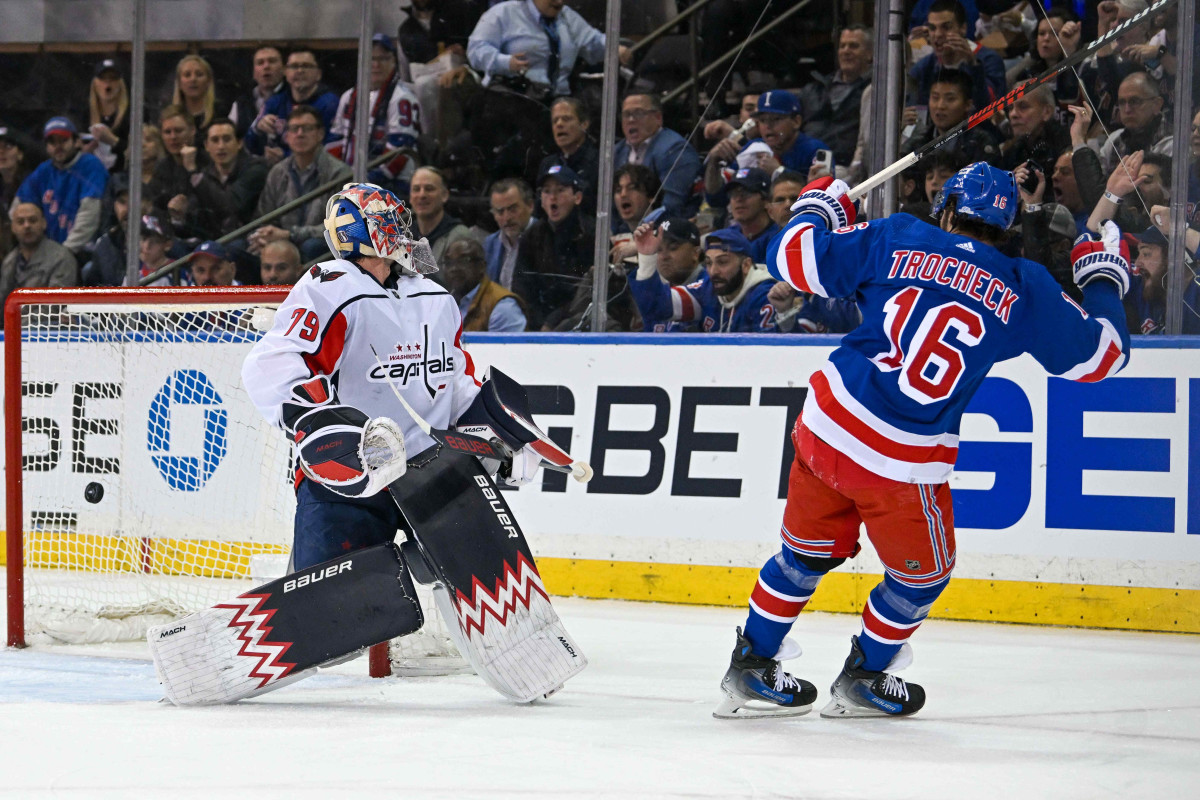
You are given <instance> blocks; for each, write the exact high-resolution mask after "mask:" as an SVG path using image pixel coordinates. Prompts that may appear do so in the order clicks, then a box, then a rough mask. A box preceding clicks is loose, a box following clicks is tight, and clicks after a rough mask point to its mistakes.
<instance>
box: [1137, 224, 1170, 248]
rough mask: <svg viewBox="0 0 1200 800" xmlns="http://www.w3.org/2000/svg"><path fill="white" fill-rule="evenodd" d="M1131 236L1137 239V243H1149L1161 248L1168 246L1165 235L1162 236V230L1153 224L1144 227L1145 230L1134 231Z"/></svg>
mask: <svg viewBox="0 0 1200 800" xmlns="http://www.w3.org/2000/svg"><path fill="white" fill-rule="evenodd" d="M1133 238H1135V239H1137V240H1138V244H1149V245H1154V246H1155V247H1162V248H1166V247H1167V246H1168V245H1167V237H1166V236H1163V232H1162V231H1160V230H1159V229H1158V228H1155V227H1154V226H1150V227H1149V228H1146V230H1144V231H1142V232H1141V233H1135V234H1134V235H1133Z"/></svg>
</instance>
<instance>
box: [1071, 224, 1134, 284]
mask: <svg viewBox="0 0 1200 800" xmlns="http://www.w3.org/2000/svg"><path fill="white" fill-rule="evenodd" d="M1071 270H1072V271H1073V272H1074V274H1075V285H1076V286H1078V287H1079V288H1080V289H1082V288H1083V287H1084V286H1087V285H1088V284H1089V283H1091V282H1092V281H1094V280H1095V279H1096V278H1104V279H1106V280H1110V281H1112V282H1113V283H1115V284H1116V285H1117V289H1118V290H1119V291H1120V292H1121V296H1122V297H1124V296H1125V294H1126V293H1127V292H1128V291H1129V245H1127V244H1126V243H1125V241H1124V240H1123V239H1122V238H1121V229H1120V228H1118V227H1117V225H1116V223H1115V222H1113V221H1112V220H1105V221H1104V222H1103V223H1101V225H1100V233H1099V235H1097V234H1094V233H1085V234H1083V235H1082V236H1080V237H1079V238H1078V239H1076V240H1075V247H1074V248H1072V249H1071Z"/></svg>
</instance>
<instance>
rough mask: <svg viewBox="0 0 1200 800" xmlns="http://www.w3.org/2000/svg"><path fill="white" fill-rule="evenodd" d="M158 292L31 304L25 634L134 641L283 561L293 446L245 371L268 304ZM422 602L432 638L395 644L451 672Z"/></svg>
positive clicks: (430, 667)
mask: <svg viewBox="0 0 1200 800" xmlns="http://www.w3.org/2000/svg"><path fill="white" fill-rule="evenodd" d="M248 294H249V293H248ZM128 295H129V293H128V292H125V293H123V296H125V297H127V296H128ZM189 296H190V295H189ZM162 297H163V295H162V294H157V293H149V292H148V293H147V294H146V300H145V301H144V302H137V301H134V302H121V303H111V304H104V305H95V304H73V303H70V302H69V301H68V302H64V303H54V304H40V305H28V306H26V307H25V308H24V310H23V314H22V335H21V352H20V359H19V369H20V377H21V405H22V408H21V433H22V435H21V463H22V479H23V480H22V482H21V499H20V501H21V504H22V506H23V513H22V517H23V525H22V532H23V555H24V569H23V583H24V603H23V605H24V616H25V639H26V641H31V642H37V641H68V642H98V641H112V640H121V639H136V638H139V637H142V636H144V635H145V632H146V629H147V628H148V627H149V626H151V625H155V624H161V623H163V622H166V621H168V620H170V619H173V618H177V617H179V616H181V615H184V614H188V613H191V612H194V611H197V610H199V609H202V608H207V607H209V606H211V605H213V604H215V603H218V602H222V601H224V600H227V599H229V598H230V597H232V596H234V595H236V594H239V593H241V592H244V591H246V590H248V589H250V588H252V587H254V586H256V585H258V584H261V583H263V582H265V581H266V580H269V579H271V578H274V577H277V576H279V575H281V574H283V572H284V570H285V569H286V563H287V554H288V551H289V549H290V544H291V539H292V518H293V514H294V511H295V495H294V491H293V480H294V466H293V463H292V454H291V447H290V444H289V443H288V441H287V439H286V437H285V435H284V434H283V433H282V432H281V431H279V430H277V429H275V428H272V427H271V426H269V425H268V424H267V423H266V422H265V421H264V420H263V419H262V417H261V416H260V415H259V413H258V411H257V410H256V409H255V408H254V406H253V404H252V403H251V402H250V400H249V398H248V396H247V395H246V393H245V391H244V390H243V388H242V384H241V365H242V361H243V360H244V358H245V356H246V354H247V352H248V351H249V350H250V348H251V346H253V344H254V342H256V341H257V340H258V338H259V337H260V336H261V335H262V332H263V331H264V330H265V329H266V328H267V327H269V325H270V322H271V319H272V317H273V309H272V308H271V307H270V305H268V304H265V303H263V302H262V301H261V299H259V298H257V297H254V296H246V297H239V296H238V290H236V289H235V290H231V291H230V292H228V293H226V294H224V295H221V296H215V295H211V294H210V295H209V296H207V297H205V298H204V302H199V301H190V302H188V303H187V304H185V305H180V304H177V303H163V302H162ZM176 297H178V296H176ZM210 298H211V299H210ZM9 352H11V350H10V351H9ZM15 366H16V365H13V364H9V363H6V369H13V368H15ZM12 485H13V484H12V482H9V490H8V493H7V494H6V498H8V497H9V496H10V495H11V493H12V491H13V489H12ZM9 502H11V500H10V501H9ZM425 600H426V602H423V606H424V608H425V610H426V615H427V618H428V623H427V628H429V629H430V631H432V634H430V633H426V634H422V635H418V636H416V637H405V641H404V642H402V643H401V644H399V645H398V646H393V648H392V649H393V653H394V656H395V658H396V659H397V660H398V661H401V660H405V659H407V660H408V661H409V662H411V666H412V668H413V671H417V672H420V671H421V663H420V661H419V659H421V658H428V659H433V661H431V662H430V663H429V664H427V665H426V667H427V672H431V671H454V670H452V669H450V667H451V666H453V665H452V664H451V663H450V661H451V660H453V659H457V658H458V656H457V652H456V651H455V650H454V649H453V645H452V644H451V643H450V642H449V639H448V637H447V636H446V635H445V634H444V627H442V623H441V620H440V618H439V617H438V616H437V612H436V610H435V609H434V607H433V603H432V602H431V601H428V598H425ZM439 627H441V628H442V632H441V633H439V632H438V631H437V629H438V628H439ZM409 640H412V641H409ZM439 661H441V662H446V663H445V667H446V668H445V669H439V668H438V667H437V664H438V662H439ZM459 661H460V663H461V659H459Z"/></svg>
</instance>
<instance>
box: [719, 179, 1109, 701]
mask: <svg viewBox="0 0 1200 800" xmlns="http://www.w3.org/2000/svg"><path fill="white" fill-rule="evenodd" d="M847 192H848V187H847V186H846V184H845V183H843V182H842V181H837V180H832V179H830V178H824V179H821V180H818V181H815V182H813V183H810V184H809V185H808V186H806V187H805V191H804V192H803V193H802V194H801V195H800V198H799V200H798V201H797V202H796V203H795V205H794V206H793V207H792V208H793V210H794V211H795V212H796V213H795V216H793V218H792V220H791V221H790V222H789V223H788V225H787V226H786V227H785V228H784V229H783V231H781V232H780V234H779V235H777V236H776V237H775V239H774V240H773V241H772V242H771V246H770V248H769V251H768V267H769V269H770V270H771V272H772V274H773V275H775V276H776V277H778V278H780V279H781V280H785V281H787V282H788V283H789V284H791V285H792V286H793V287H795V288H796V289H797V290H799V291H804V292H812V293H814V294H817V295H821V296H823V297H847V296H855V297H856V298H857V300H858V304H859V307H860V308H861V309H862V314H863V322H862V324H861V325H860V326H859V327H858V328H857V329H855V330H854V331H853V332H852V333H849V334H847V335H846V337H845V338H843V339H842V343H841V346H840V347H838V348H837V350H835V351H834V352H833V354H832V355H831V356H830V358H829V361H828V362H827V363H826V364H825V365H824V366H823V367H822V368H821V369H819V370H817V371H816V372H815V373H813V374H812V375H811V376H810V377H809V392H808V397H807V399H806V401H805V405H804V408H803V411H802V412H801V414H800V416H799V418H798V419H797V420H796V425H795V428H794V429H793V432H792V441H793V444H794V445H795V450H796V460H795V461H794V462H793V464H792V471H791V476H790V478H789V487H788V498H787V505H786V507H785V510H784V516H783V525H782V528H781V531H780V535H781V538H782V539H783V547H782V548H781V551H780V552H779V554H778V555H776V556H774V557H773V558H771V559H770V560H769V561H767V563H766V564H764V565H763V568H762V570H761V572H760V573H759V578H758V583H757V585H756V586H755V588H754V591H753V593H752V594H751V596H750V603H749V605H750V614H749V619H748V620H747V622H746V627H745V631H744V632H743V631H742V630H741V629H739V630H738V635H737V645H736V647H735V649H734V652H733V657H732V660H731V664H730V667H729V670H728V671H727V673H726V675H725V678H724V679H723V681H722V684H721V687H722V689H723V690H724V691H725V693H726V695H727V696H728V699H727V700H726V701H725V702H724V703H723V704H722V705H721V706H720V707H719V708H718V709H717V711H716V712H715V715H716V716H718V717H724V718H739V717H747V716H764V715H772V716H786V715H796V714H803V713H805V712H807V711H808V710H809V709H810V708H811V707H812V704H813V702H814V701H815V700H816V698H817V690H816V687H815V686H813V684H811V683H809V682H808V681H804V680H801V679H798V678H795V677H793V676H791V675H789V674H788V673H787V672H785V671H784V670H783V668H782V666H781V664H780V661H781V660H783V659H785V658H789V657H792V656H794V655H798V652H799V651H798V648H796V647H795V646H794V643H792V642H790V641H787V640H785V639H784V637H785V635H786V634H787V632H788V630H789V629H790V628H791V626H792V623H793V622H794V621H795V620H796V618H797V616H798V615H799V613H800V610H801V609H802V608H804V606H805V604H806V603H807V602H808V600H809V598H810V597H811V596H812V594H813V592H814V590H815V589H816V588H817V584H818V583H819V582H820V580H821V578H822V577H823V576H824V575H825V574H826V573H827V572H829V570H831V569H833V568H835V567H837V566H838V565H840V564H841V563H842V562H844V561H845V560H846V559H847V558H852V557H853V556H854V555H856V554H857V553H858V551H859V544H858V536H859V527H860V524H862V523H865V524H866V530H867V535H868V536H869V537H870V538H871V542H872V543H873V544H874V546H875V549H876V551H877V552H878V554H879V558H880V560H881V561H882V562H883V566H884V573H885V574H884V577H883V580H882V581H881V582H880V583H879V584H878V585H877V586H876V587H875V588H874V590H872V592H871V594H870V596H869V598H868V600H867V603H866V607H865V608H864V609H863V615H862V629H861V632H860V633H859V635H858V636H855V637H852V638H851V645H850V656H849V657H848V658H847V659H846V663H845V666H844V668H843V670H842V672H841V674H840V675H839V676H838V677H837V679H836V680H835V681H834V683H833V686H832V687H831V694H832V697H831V699H830V700H829V702H828V704H827V705H826V706H825V707H824V708H823V710H822V711H821V715H822V716H826V717H860V716H903V715H907V714H913V713H915V712H917V711H918V710H920V708H921V707H922V706H923V705H924V703H925V692H924V689H922V687H920V686H918V685H916V684H914V683H906V682H905V681H904V680H902V679H900V678H898V677H896V676H895V675H893V674H892V672H893V671H897V670H900V669H902V668H903V667H904V666H906V665H907V664H908V663H909V662H910V661H911V648H910V647H909V646H908V644H907V641H908V639H909V637H911V636H912V634H913V633H914V632H915V631H916V629H917V627H918V626H919V625H920V624H921V622H922V621H923V620H924V619H925V617H926V616H927V615H928V614H929V611H930V609H931V608H932V607H933V604H934V601H935V600H936V599H937V598H938V596H939V595H940V594H941V593H942V590H943V589H945V588H946V585H947V583H948V582H949V579H950V573H951V571H952V570H953V568H954V558H955V547H954V518H953V509H952V507H951V503H950V487H949V484H948V483H947V479H948V478H949V475H950V472H951V471H952V469H953V467H954V461H955V457H956V454H957V450H958V431H959V422H960V418H961V416H962V413H963V410H964V409H965V408H966V405H967V403H968V401H969V400H970V399H971V396H972V395H973V394H974V393H975V391H976V389H978V388H979V385H980V383H981V382H982V381H983V379H984V377H985V376H986V375H987V373H988V370H989V369H991V366H992V364H994V363H996V362H997V361H1003V360H1005V359H1009V358H1014V357H1016V356H1019V355H1021V354H1022V353H1030V354H1031V355H1032V356H1033V357H1034V358H1035V359H1037V361H1038V362H1039V363H1041V364H1042V366H1044V367H1045V368H1046V370H1047V371H1049V372H1050V373H1052V374H1054V375H1059V376H1062V377H1064V378H1069V379H1072V380H1077V381H1098V380H1101V379H1103V378H1106V377H1108V376H1110V375H1112V374H1114V373H1115V372H1117V371H1118V370H1120V369H1121V368H1122V367H1124V365H1125V364H1126V362H1127V360H1128V357H1129V337H1128V334H1127V332H1126V325H1125V312H1124V310H1123V307H1122V302H1121V299H1122V297H1123V296H1124V294H1125V293H1126V292H1127V291H1128V289H1129V258H1128V250H1127V249H1126V246H1125V245H1124V243H1123V242H1122V241H1121V235H1120V231H1119V230H1118V229H1117V226H1116V225H1114V224H1113V223H1112V222H1105V223H1104V225H1103V226H1102V228H1101V231H1100V235H1099V237H1096V238H1093V237H1090V236H1088V235H1085V236H1083V237H1080V239H1079V240H1078V241H1077V242H1076V245H1075V248H1074V250H1073V251H1072V253H1071V260H1072V264H1073V271H1074V279H1075V283H1076V284H1078V285H1079V287H1080V289H1081V290H1082V292H1083V298H1084V299H1083V304H1082V307H1081V306H1079V305H1077V304H1075V303H1074V302H1073V301H1072V300H1071V299H1070V298H1069V297H1067V295H1066V294H1064V293H1063V292H1062V290H1061V289H1060V287H1059V286H1058V284H1057V283H1056V282H1055V281H1054V279H1053V278H1051V277H1050V275H1049V273H1048V272H1047V271H1046V269H1045V268H1044V267H1042V266H1041V265H1039V264H1036V263H1034V262H1031V261H1026V260H1024V259H1015V258H1008V257H1006V256H1004V255H1001V254H1000V252H999V251H997V250H996V249H995V245H997V244H998V243H1000V242H1001V241H1002V240H1003V238H1004V236H1005V231H1006V230H1007V229H1008V228H1009V226H1011V225H1012V222H1013V218H1014V216H1015V215H1016V211H1017V189H1016V184H1015V182H1014V180H1013V176H1012V173H1010V172H1004V171H1002V170H999V169H996V168H994V167H991V166H989V165H988V164H986V163H983V162H980V163H976V164H972V165H970V166H969V167H966V168H965V169H963V170H961V171H959V172H958V173H957V174H956V175H955V176H954V177H952V178H951V179H950V180H949V181H948V182H947V183H946V185H945V187H944V188H943V190H942V193H941V194H940V195H939V197H938V198H937V200H936V202H935V203H934V206H933V213H934V214H935V215H937V217H938V225H939V227H938V228H935V227H933V226H931V225H928V224H926V223H924V222H921V221H919V220H917V219H916V218H914V217H911V216H908V215H907V214H896V215H894V216H892V217H889V218H888V219H882V220H875V221H872V222H863V223H858V224H855V210H854V206H853V204H852V203H851V202H850V200H849V198H848V197H847V196H846V195H847ZM939 228H940V229H939Z"/></svg>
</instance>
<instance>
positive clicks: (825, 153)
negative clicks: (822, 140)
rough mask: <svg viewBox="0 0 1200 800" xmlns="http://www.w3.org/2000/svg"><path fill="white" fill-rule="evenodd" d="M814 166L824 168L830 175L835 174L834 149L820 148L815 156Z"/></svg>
mask: <svg viewBox="0 0 1200 800" xmlns="http://www.w3.org/2000/svg"><path fill="white" fill-rule="evenodd" d="M813 166H816V167H821V168H823V169H824V170H825V171H826V172H827V173H829V174H830V175H832V174H833V151H832V150H818V151H817V153H816V155H814V156H813Z"/></svg>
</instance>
